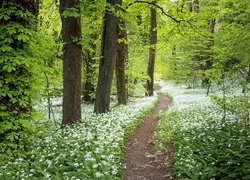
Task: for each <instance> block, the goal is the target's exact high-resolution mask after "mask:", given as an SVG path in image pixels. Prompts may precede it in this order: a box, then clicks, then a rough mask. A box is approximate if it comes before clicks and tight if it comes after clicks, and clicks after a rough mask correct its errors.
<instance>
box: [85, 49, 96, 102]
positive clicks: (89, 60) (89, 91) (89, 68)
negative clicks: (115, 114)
mask: <svg viewBox="0 0 250 180" xmlns="http://www.w3.org/2000/svg"><path fill="white" fill-rule="evenodd" d="M94 49H95V48H94ZM86 51H87V50H86ZM93 57H94V55H93V53H91V52H87V54H86V56H85V58H84V59H85V66H86V67H85V68H86V81H85V84H84V89H83V100H84V101H86V102H89V103H93V102H94V100H95V98H94V96H93V94H94V91H95V84H94V79H95V63H96V61H95V59H93Z"/></svg>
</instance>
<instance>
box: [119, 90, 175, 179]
mask: <svg viewBox="0 0 250 180" xmlns="http://www.w3.org/2000/svg"><path fill="white" fill-rule="evenodd" d="M169 106H170V102H169V101H168V100H167V98H166V97H165V96H163V95H160V96H159V103H158V105H157V106H156V108H155V110H154V112H153V113H152V114H150V115H149V116H147V117H145V118H144V122H143V123H142V124H141V125H140V127H139V128H138V129H137V130H136V132H135V133H134V134H133V135H132V136H131V137H130V138H129V139H128V142H127V143H126V145H125V160H124V165H125V167H126V169H125V173H124V176H123V179H124V180H161V179H164V180H168V179H172V169H171V165H170V164H171V163H169V162H171V155H172V146H171V145H168V147H167V149H168V150H167V152H165V153H156V152H155V150H154V143H153V141H152V136H153V132H154V128H155V127H156V125H157V115H158V114H159V113H160V112H161V111H165V110H166V109H168V107H169ZM166 159H167V161H166ZM166 162H168V164H166Z"/></svg>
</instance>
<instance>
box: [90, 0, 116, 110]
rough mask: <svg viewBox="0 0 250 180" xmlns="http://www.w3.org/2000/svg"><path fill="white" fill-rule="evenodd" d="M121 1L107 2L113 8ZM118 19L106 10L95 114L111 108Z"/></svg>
mask: <svg viewBox="0 0 250 180" xmlns="http://www.w3.org/2000/svg"><path fill="white" fill-rule="evenodd" d="M119 1H120V0H107V3H108V4H110V5H111V6H116V5H118V3H119ZM117 28H118V18H117V17H116V16H115V15H114V14H113V13H112V12H111V10H110V9H109V8H108V6H107V8H106V11H105V15H104V27H103V34H102V48H101V56H102V58H101V59H100V64H99V75H98V83H97V89H96V101H95V107H94V112H95V113H105V112H107V111H109V107H110V94H111V86H112V79H113V73H114V65H115V61H116V58H117V45H118V34H117V32H118V30H117Z"/></svg>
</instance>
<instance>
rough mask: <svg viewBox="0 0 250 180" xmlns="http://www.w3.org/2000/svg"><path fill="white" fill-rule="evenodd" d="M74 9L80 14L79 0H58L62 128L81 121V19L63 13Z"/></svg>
mask: <svg viewBox="0 0 250 180" xmlns="http://www.w3.org/2000/svg"><path fill="white" fill-rule="evenodd" d="M68 8H75V9H76V10H77V13H80V7H79V0H60V14H61V19H62V39H63V43H64V45H63V53H64V54H63V57H62V59H63V120H62V126H63V125H66V124H72V123H74V122H75V121H77V120H80V119H81V63H82V49H81V45H79V40H80V38H81V18H80V15H79V16H77V17H70V16H67V17H64V16H63V12H65V11H67V9H68Z"/></svg>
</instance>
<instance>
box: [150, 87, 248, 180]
mask: <svg viewBox="0 0 250 180" xmlns="http://www.w3.org/2000/svg"><path fill="white" fill-rule="evenodd" d="M174 90H175V91H177V89H174ZM187 91H188V90H184V91H183V92H184V93H182V94H180V92H179V93H176V95H175V96H173V99H174V100H173V102H174V103H173V104H174V107H171V109H170V110H169V111H168V112H165V113H162V114H161V116H160V119H159V124H158V126H157V129H156V133H155V134H154V137H155V139H156V141H157V144H158V149H161V150H164V148H165V147H166V144H168V143H173V144H174V150H173V152H174V155H173V169H174V176H175V177H176V178H178V179H248V178H249V173H250V138H249V137H250V131H249V126H247V127H246V126H245V124H244V122H245V118H249V114H248V113H249V112H248V111H246V110H247V109H248V110H249V99H248V98H249V97H248V96H245V95H242V96H233V97H232V98H227V99H226V101H225V102H221V103H222V104H223V105H224V104H226V108H227V113H226V115H227V116H226V121H223V117H224V112H223V110H222V109H221V108H220V106H215V105H214V104H211V102H206V103H204V101H205V99H200V100H199V95H197V94H198V93H199V92H195V91H194V92H192V91H190V92H187ZM178 96H179V97H180V96H181V98H182V99H185V102H186V104H183V102H178V101H179V99H178V98H179V97H178ZM216 97H218V96H216ZM207 98H208V97H207ZM246 99H248V102H247V101H246ZM246 103H247V105H246ZM186 105H187V106H186ZM182 106H183V107H182ZM233 109H234V110H233ZM248 120H249V119H248Z"/></svg>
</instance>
